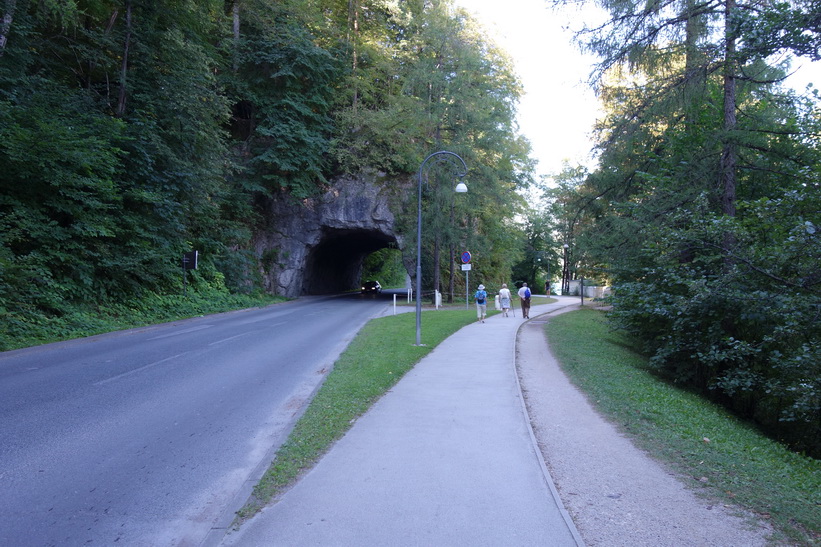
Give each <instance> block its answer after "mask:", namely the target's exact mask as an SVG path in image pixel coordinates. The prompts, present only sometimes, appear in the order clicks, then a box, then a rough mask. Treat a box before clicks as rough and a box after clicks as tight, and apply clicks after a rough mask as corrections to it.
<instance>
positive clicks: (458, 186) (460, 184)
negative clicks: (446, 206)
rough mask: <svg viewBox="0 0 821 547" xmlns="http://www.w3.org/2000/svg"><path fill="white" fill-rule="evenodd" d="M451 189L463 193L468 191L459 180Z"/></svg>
mask: <svg viewBox="0 0 821 547" xmlns="http://www.w3.org/2000/svg"><path fill="white" fill-rule="evenodd" d="M453 191H454V192H456V193H457V194H464V193H465V192H467V191H468V187H467V185H466V184H465V183H464V182H462V181H461V180H460V181H459V184H457V185H456V188H454V189H453Z"/></svg>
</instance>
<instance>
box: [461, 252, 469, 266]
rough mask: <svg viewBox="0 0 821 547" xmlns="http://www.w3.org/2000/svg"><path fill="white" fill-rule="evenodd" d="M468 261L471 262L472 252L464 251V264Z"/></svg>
mask: <svg viewBox="0 0 821 547" xmlns="http://www.w3.org/2000/svg"><path fill="white" fill-rule="evenodd" d="M468 263H470V253H469V252H467V251H465V252H464V253H462V264H468Z"/></svg>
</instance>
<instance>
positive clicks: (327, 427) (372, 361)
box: [237, 309, 476, 520]
mask: <svg viewBox="0 0 821 547" xmlns="http://www.w3.org/2000/svg"><path fill="white" fill-rule="evenodd" d="M474 321H476V312H475V311H474V310H464V309H460V310H438V311H426V312H424V314H423V315H422V343H423V344H425V345H424V346H415V345H414V344H415V342H416V314H413V313H403V314H399V315H394V316H389V317H382V318H379V319H374V320H372V321H370V322H368V323H367V324H366V325H365V326H364V327H363V328H362V330H361V331H360V332H359V334H358V335H357V336H356V337H355V338H354V340H353V341H352V342H351V344H350V345H349V346H348V348H347V349H346V350H345V351H344V352H343V354H342V355H341V356H340V357H339V359H338V360H337V362H336V363H335V364H334V368H333V370H332V371H331V372H330V373H329V374H328V377H327V378H326V379H325V382H324V383H323V384H322V387H320V389H319V391H318V392H317V394H316V396H315V397H314V399H313V400H312V401H311V402H310V404H309V405H308V408H307V409H306V410H305V413H304V414H303V415H302V416H301V417H300V419H299V420H298V421H297V423H296V425H295V426H294V429H293V431H292V432H291V434H290V435H289V437H288V439H287V440H286V441H285V442H284V443H283V444H282V446H281V447H280V448H279V450H278V451H277V453H276V456H275V457H274V461H273V463H272V464H271V466H270V467H269V469H268V471H267V472H266V473H265V475H264V476H263V477H262V479H261V480H260V482H259V484H258V485H257V486H256V488H255V489H254V493H253V496H252V499H251V500H250V501H249V502H248V503H247V504H246V505H245V507H243V508H242V509H241V510H240V511H239V512H238V513H237V516H238V518H239V519H240V520H244V519H247V518H250V517H252V516H253V515H254V514H256V512H258V511H259V510H260V509H261V508H262V507H263V506H264V505H265V504H267V503H268V502H270V501H271V499H273V498H274V496H277V495H279V494H280V493H281V492H283V491H284V490H286V489H287V488H288V487H289V486H290V485H291V484H293V483H294V482H295V481H296V480H297V479H298V477H299V476H300V474H301V473H303V472H304V471H307V470H309V469H310V468H311V467H313V466H314V464H316V463H317V462H318V461H319V459H320V458H321V457H322V456H323V455H324V454H325V453H326V452H327V451H328V449H329V448H330V447H331V445H332V444H333V443H334V442H335V441H337V440H339V439H340V438H342V436H343V435H344V434H345V432H347V431H348V429H350V428H351V426H352V425H353V423H354V421H355V420H356V418H358V417H359V416H361V415H362V414H364V413H365V412H366V411H367V410H368V409H369V408H370V407H371V405H372V404H373V403H374V402H375V401H376V400H377V399H379V398H380V397H381V396H382V395H383V394H384V393H385V392H386V391H388V390H389V389H390V388H391V387H393V386H394V385H395V384H396V382H398V381H399V379H400V378H401V377H402V376H403V375H404V374H405V373H406V372H407V371H409V370H410V369H411V368H413V366H414V365H415V364H416V363H418V362H419V361H420V360H421V359H422V358H423V357H424V356H425V355H427V354H428V353H430V352H431V350H433V348H435V347H436V346H437V345H439V344H440V343H441V342H442V341H443V340H445V339H446V338H447V337H448V336H450V335H451V334H453V333H454V332H456V331H457V330H459V329H461V328H462V327H464V326H465V325H468V324H470V323H472V322H474Z"/></svg>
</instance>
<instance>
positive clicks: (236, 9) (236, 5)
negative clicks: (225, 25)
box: [231, 0, 239, 72]
mask: <svg viewBox="0 0 821 547" xmlns="http://www.w3.org/2000/svg"><path fill="white" fill-rule="evenodd" d="M231 16H232V17H233V23H234V72H236V71H238V70H239V0H234V5H233V7H232V8H231Z"/></svg>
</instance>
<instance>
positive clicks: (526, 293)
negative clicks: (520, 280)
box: [525, 287, 530, 300]
mask: <svg viewBox="0 0 821 547" xmlns="http://www.w3.org/2000/svg"><path fill="white" fill-rule="evenodd" d="M525 300H530V287H527V288H525Z"/></svg>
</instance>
